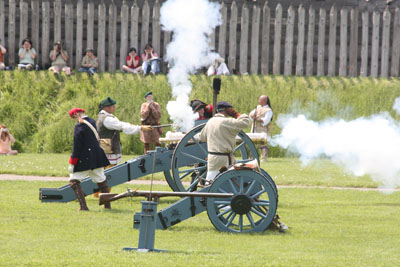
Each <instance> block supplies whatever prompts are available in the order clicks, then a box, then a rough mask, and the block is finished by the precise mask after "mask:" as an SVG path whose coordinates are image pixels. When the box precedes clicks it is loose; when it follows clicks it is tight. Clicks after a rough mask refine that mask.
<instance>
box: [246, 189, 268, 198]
mask: <svg viewBox="0 0 400 267" xmlns="http://www.w3.org/2000/svg"><path fill="white" fill-rule="evenodd" d="M265 192H266V191H265V189H263V190H261V191H258V192H257V193H255V194H254V195H252V196H250V198H251V199H255V198H256V197H258V196H259V195H261V194H262V193H265Z"/></svg>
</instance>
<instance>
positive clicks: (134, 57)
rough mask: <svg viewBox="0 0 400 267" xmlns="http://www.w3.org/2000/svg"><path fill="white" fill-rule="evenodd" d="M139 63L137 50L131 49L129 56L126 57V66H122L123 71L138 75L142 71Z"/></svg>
mask: <svg viewBox="0 0 400 267" xmlns="http://www.w3.org/2000/svg"><path fill="white" fill-rule="evenodd" d="M139 61H140V58H139V56H138V54H137V53H136V48H134V47H132V48H131V49H129V54H128V56H127V57H126V65H122V69H123V70H124V71H126V72H131V73H135V74H138V73H140V72H141V71H142V67H141V66H140V64H139Z"/></svg>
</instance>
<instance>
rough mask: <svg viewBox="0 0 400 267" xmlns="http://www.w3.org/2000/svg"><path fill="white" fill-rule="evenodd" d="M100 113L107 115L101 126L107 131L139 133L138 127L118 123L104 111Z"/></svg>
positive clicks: (111, 115) (115, 118)
mask: <svg viewBox="0 0 400 267" xmlns="http://www.w3.org/2000/svg"><path fill="white" fill-rule="evenodd" d="M100 113H103V114H106V115H107V117H106V118H105V119H104V121H103V125H104V127H106V128H107V129H109V130H117V131H122V132H123V133H124V134H136V133H139V132H140V129H141V127H140V126H139V125H133V124H130V123H128V122H123V121H120V120H119V119H118V118H117V117H115V116H114V115H113V114H111V113H108V112H107V111H105V110H102V111H100Z"/></svg>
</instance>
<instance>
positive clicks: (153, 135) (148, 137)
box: [140, 92, 162, 154]
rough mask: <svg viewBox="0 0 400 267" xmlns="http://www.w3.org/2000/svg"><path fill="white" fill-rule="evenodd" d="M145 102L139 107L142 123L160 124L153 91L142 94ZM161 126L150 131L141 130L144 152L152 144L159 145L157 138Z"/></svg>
mask: <svg viewBox="0 0 400 267" xmlns="http://www.w3.org/2000/svg"><path fill="white" fill-rule="evenodd" d="M144 98H145V99H146V102H145V103H143V104H142V107H141V117H142V125H150V126H154V125H160V118H161V109H160V105H159V104H158V103H157V102H154V101H153V93H152V92H147V93H146V94H145V95H144ZM161 133H162V128H157V129H153V130H152V131H147V132H144V131H142V132H141V135H140V140H142V142H143V143H144V154H146V153H147V151H148V150H150V148H151V146H152V144H153V143H154V144H155V145H156V146H161V144H160V142H159V139H160V134H161Z"/></svg>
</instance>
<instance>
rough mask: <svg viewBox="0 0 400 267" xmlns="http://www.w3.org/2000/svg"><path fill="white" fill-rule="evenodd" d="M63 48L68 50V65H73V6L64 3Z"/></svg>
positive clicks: (69, 3)
mask: <svg viewBox="0 0 400 267" xmlns="http://www.w3.org/2000/svg"><path fill="white" fill-rule="evenodd" d="M64 43H65V48H66V49H67V51H68V66H70V67H73V66H74V51H75V50H74V6H73V5H72V3H71V2H66V3H65V42H64Z"/></svg>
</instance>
